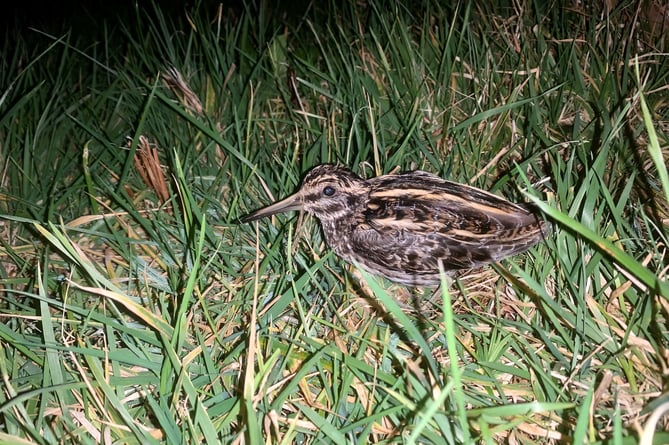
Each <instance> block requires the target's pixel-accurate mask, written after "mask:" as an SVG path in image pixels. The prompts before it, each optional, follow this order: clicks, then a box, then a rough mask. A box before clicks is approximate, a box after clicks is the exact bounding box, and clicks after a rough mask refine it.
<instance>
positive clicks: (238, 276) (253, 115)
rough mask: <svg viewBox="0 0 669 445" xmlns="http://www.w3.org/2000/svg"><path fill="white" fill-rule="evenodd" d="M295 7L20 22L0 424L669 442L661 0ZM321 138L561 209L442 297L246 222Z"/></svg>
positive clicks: (411, 438) (3, 137)
mask: <svg viewBox="0 0 669 445" xmlns="http://www.w3.org/2000/svg"><path fill="white" fill-rule="evenodd" d="M444 3H445V4H444ZM479 3H480V4H479ZM612 3H613V2H609V4H610V5H612ZM301 6H302V7H301V8H297V7H292V6H287V5H283V4H281V3H278V4H275V3H273V2H248V3H239V4H237V5H235V6H232V7H227V6H217V5H211V4H208V3H207V2H202V3H196V4H195V5H194V6H192V7H188V8H186V9H178V10H166V9H161V8H159V7H157V6H152V7H147V8H144V9H142V8H137V9H133V10H125V11H120V12H119V15H118V18H112V17H109V18H107V19H106V20H99V19H91V20H98V21H95V22H94V23H93V24H91V23H90V22H81V21H76V22H72V23H66V24H65V26H64V27H58V26H53V25H44V26H38V27H35V28H32V29H22V32H21V33H18V34H17V33H14V32H13V30H12V29H9V30H8V31H7V36H8V38H6V39H5V40H4V42H5V43H4V46H3V47H2V52H3V58H2V59H1V60H0V64H2V65H1V69H0V88H1V89H0V159H1V160H2V177H1V181H2V182H1V183H0V187H1V191H0V192H1V194H0V197H1V199H0V229H1V230H2V234H3V235H2V237H0V242H1V243H2V244H1V247H0V290H1V291H0V321H1V323H0V339H1V340H0V377H1V378H2V381H3V385H2V387H3V389H2V391H0V425H1V428H0V442H1V443H44V444H47V443H68V442H76V443H99V442H104V443H144V444H149V443H181V442H188V443H196V442H198V441H200V442H206V443H218V442H224V443H228V442H230V443H260V442H263V441H265V442H271V443H293V442H300V443H367V442H380V443H395V442H408V443H486V444H492V443H500V442H505V443H517V442H521V443H547V444H552V443H555V444H557V443H602V444H632V443H641V444H650V443H666V442H667V441H669V435H668V434H667V433H666V431H667V429H668V428H669V424H668V422H667V416H666V415H664V414H665V413H666V410H667V396H666V393H667V383H666V366H667V355H666V346H667V341H668V340H669V334H668V332H667V310H668V309H669V306H668V300H669V285H668V284H667V281H666V268H667V259H666V248H667V233H668V230H667V221H668V217H669V215H668V214H669V206H668V205H667V202H668V199H669V180H668V179H667V170H666V159H667V151H666V146H667V142H668V141H667V137H666V134H665V133H666V123H667V106H666V101H667V89H666V83H667V76H668V75H669V69H668V68H669V67H668V65H667V62H666V59H667V58H666V57H665V55H664V54H663V51H664V46H665V45H666V44H667V41H666V37H665V33H664V32H663V31H665V29H663V28H662V26H663V25H662V24H661V23H658V22H657V14H656V9H653V8H652V7H650V6H648V7H643V8H641V7H639V6H638V5H636V2H625V1H621V2H618V3H617V4H616V5H614V6H615V7H613V6H612V8H611V9H610V10H608V11H607V10H606V8H605V6H604V5H601V7H600V6H595V5H592V6H590V7H589V8H590V9H586V10H583V9H579V8H577V7H571V6H570V7H568V6H567V5H566V4H562V3H560V2H555V4H552V5H550V7H549V6H544V3H543V2H532V1H530V0H527V1H520V2H508V3H507V2H497V3H496V4H494V5H493V4H489V3H484V2H462V3H457V2H452V3H450V4H449V3H447V2H423V3H420V4H416V5H415V6H404V5H401V4H400V3H391V4H388V3H384V2H376V1H371V2H368V3H360V2H351V1H347V2H327V3H323V4H320V3H317V2H314V3H303V4H302V5H301ZM81 23H85V28H81ZM20 24H21V22H17V23H15V24H14V26H16V27H20ZM9 36H12V37H11V38H9ZM323 162H340V163H343V164H346V165H349V166H350V167H351V168H353V169H354V170H355V171H357V172H359V173H360V174H362V175H365V176H367V177H370V176H374V175H377V174H383V173H389V172H392V171H396V170H409V169H415V168H420V169H424V170H428V171H432V172H434V173H437V174H440V175H442V176H443V177H447V178H450V179H453V180H457V181H461V182H466V183H471V184H473V185H476V186H479V187H482V188H485V189H489V190H492V191H494V192H496V193H499V194H502V195H504V196H507V197H509V198H510V199H513V200H516V201H523V200H527V201H529V200H531V201H533V202H534V203H535V204H536V205H537V206H538V208H539V209H540V210H541V211H542V212H543V213H544V214H545V215H547V217H548V218H550V219H551V220H552V221H553V225H554V233H553V234H552V236H551V237H550V238H549V239H547V240H546V242H545V243H542V244H541V245H539V246H537V247H536V248H534V249H532V250H531V251H530V252H528V253H527V254H525V255H522V256H519V257H515V258H512V259H509V260H507V261H504V262H503V263H501V264H498V265H494V266H492V267H488V268H485V269H482V270H477V271H470V272H468V273H464V274H462V275H461V276H460V277H458V279H457V280H456V281H455V282H454V283H452V284H451V285H450V286H442V288H441V289H440V290H439V291H437V292H434V291H432V290H429V289H428V290H421V289H418V290H407V289H405V288H403V287H401V286H397V285H393V284H391V283H389V282H384V281H382V280H381V279H379V278H377V277H371V276H368V275H366V274H364V273H361V272H359V271H357V270H356V269H355V268H354V267H349V266H347V265H345V264H343V263H342V262H341V261H339V260H338V259H337V258H336V257H335V256H334V255H333V254H332V253H331V252H330V251H329V250H328V249H327V246H325V244H324V241H323V238H322V236H321V233H320V230H319V227H318V224H317V222H315V221H314V220H312V219H309V218H302V217H298V216H295V215H283V216H277V217H274V218H272V220H266V221H260V222H258V223H257V224H253V225H241V224H239V223H238V218H239V217H240V216H242V215H244V214H246V213H248V212H250V211H252V210H255V209H256V208H258V207H261V206H263V205H265V204H267V203H270V202H272V201H273V200H275V199H278V198H281V197H284V196H287V195H288V194H290V193H292V192H294V191H295V190H296V189H297V188H298V187H299V183H300V180H301V177H302V176H303V174H304V172H305V171H307V170H308V169H309V168H310V167H312V166H314V165H317V164H320V163H323ZM433 293H434V295H432V294H433ZM412 301H414V302H413V303H412Z"/></svg>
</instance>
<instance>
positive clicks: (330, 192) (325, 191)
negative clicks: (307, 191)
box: [323, 185, 335, 196]
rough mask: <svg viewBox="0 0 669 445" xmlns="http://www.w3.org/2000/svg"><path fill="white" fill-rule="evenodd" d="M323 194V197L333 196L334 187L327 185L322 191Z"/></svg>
mask: <svg viewBox="0 0 669 445" xmlns="http://www.w3.org/2000/svg"><path fill="white" fill-rule="evenodd" d="M323 194H324V195H325V196H332V195H334V194H335V189H334V187H330V186H329V185H328V186H327V187H325V188H324V189H323Z"/></svg>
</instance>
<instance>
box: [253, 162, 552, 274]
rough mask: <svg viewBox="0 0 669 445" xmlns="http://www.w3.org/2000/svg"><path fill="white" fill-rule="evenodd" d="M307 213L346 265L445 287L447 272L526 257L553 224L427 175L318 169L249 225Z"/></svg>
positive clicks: (523, 209)
mask: <svg viewBox="0 0 669 445" xmlns="http://www.w3.org/2000/svg"><path fill="white" fill-rule="evenodd" d="M290 210H304V211H306V212H307V213H310V214H312V215H314V216H315V217H316V218H318V219H319V220H320V222H321V225H322V227H323V232H324V234H325V239H326V241H327V243H328V245H329V246H330V247H331V248H332V249H333V250H334V251H335V252H336V253H337V255H339V256H340V257H342V258H343V259H344V260H346V261H348V262H357V263H358V264H360V266H362V267H363V268H364V269H365V270H367V271H368V272H371V273H373V274H379V275H383V276H384V277H386V278H388V279H390V280H392V281H395V282H398V283H402V284H407V285H412V286H415V285H435V284H438V283H439V282H440V277H439V262H441V263H442V265H443V268H444V270H445V271H446V272H452V271H454V270H458V269H468V268H473V267H478V266H481V265H484V264H488V263H491V262H495V261H499V260H501V259H502V258H505V257H507V256H510V255H514V254H517V253H520V252H523V251H525V250H527V249H528V248H530V247H531V246H533V245H534V244H536V243H538V242H539V241H541V240H542V239H543V238H544V237H545V236H546V234H547V232H548V228H549V225H548V224H547V223H546V222H545V221H543V220H542V219H540V218H538V217H537V216H536V215H534V214H533V213H532V212H531V211H530V210H529V209H528V208H526V207H525V206H522V205H518V204H513V203H511V202H509V201H507V200H505V199H503V198H500V197H499V196H496V195H493V194H491V193H488V192H485V191H483V190H480V189H477V188H474V187H470V186H466V185H462V184H457V183H454V182H450V181H446V180H444V179H441V178H440V177H438V176H435V175H433V174H431V173H426V172H423V171H414V172H410V173H404V174H398V175H385V176H378V177H376V178H371V179H362V178H360V177H359V176H357V175H356V174H354V173H353V172H351V171H350V170H348V169H346V168H344V167H341V166H337V165H332V164H323V165H319V166H317V167H315V168H314V169H312V170H311V171H310V172H309V173H308V174H307V175H306V176H305V178H304V181H303V183H302V187H301V188H300V190H299V191H298V192H297V193H295V194H294V195H291V196H289V197H288V198H286V199H284V200H282V201H279V202H277V203H275V204H272V205H270V206H268V207H265V208H263V209H260V210H258V211H256V212H253V213H251V214H250V215H247V216H246V217H244V218H243V219H242V221H243V222H250V221H254V220H257V219H260V218H263V217H266V216H270V215H273V214H275V213H280V212H286V211H290Z"/></svg>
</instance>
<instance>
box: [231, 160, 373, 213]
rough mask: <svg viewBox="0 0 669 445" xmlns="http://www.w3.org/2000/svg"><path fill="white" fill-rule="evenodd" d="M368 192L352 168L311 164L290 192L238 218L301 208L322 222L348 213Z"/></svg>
mask: <svg viewBox="0 0 669 445" xmlns="http://www.w3.org/2000/svg"><path fill="white" fill-rule="evenodd" d="M367 193H368V187H367V185H366V183H365V181H364V180H363V179H362V178H360V177H359V176H358V175H356V174H355V173H353V172H352V171H350V170H348V169H346V168H344V167H341V166H338V165H334V164H323V165H319V166H317V167H314V168H313V169H312V170H310V171H309V173H307V175H306V176H305V177H304V180H303V181H302V187H300V189H299V190H298V191H297V192H296V193H295V194H293V195H290V196H289V197H287V198H285V199H282V200H281V201H279V202H276V203H274V204H272V205H269V206H267V207H264V208H262V209H260V210H257V211H255V212H253V213H251V214H249V215H246V216H245V217H243V218H242V222H245V223H246V222H251V221H255V220H257V219H260V218H264V217H266V216H270V215H274V214H277V213H282V212H288V211H291V210H304V211H306V212H307V213H310V214H312V215H314V216H316V217H317V218H318V219H319V220H321V221H322V222H327V221H334V220H337V219H340V218H343V217H346V216H347V215H348V214H350V213H351V212H352V211H353V210H354V209H355V208H356V206H357V203H358V202H359V201H360V199H361V198H364V197H365V196H366V195H367Z"/></svg>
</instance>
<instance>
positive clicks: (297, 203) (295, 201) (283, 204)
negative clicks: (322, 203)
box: [242, 193, 302, 223]
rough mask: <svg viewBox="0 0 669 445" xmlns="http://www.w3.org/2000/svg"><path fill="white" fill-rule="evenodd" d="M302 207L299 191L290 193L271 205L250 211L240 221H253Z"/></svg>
mask: <svg viewBox="0 0 669 445" xmlns="http://www.w3.org/2000/svg"><path fill="white" fill-rule="evenodd" d="M300 209H302V199H301V196H300V195H299V193H295V194H294V195H290V196H289V197H287V198H285V199H282V200H281V201H279V202H275V203H274V204H272V205H269V206H267V207H263V208H262V209H260V210H256V211H255V212H253V213H250V214H248V215H246V216H245V217H243V218H242V222H244V223H248V222H251V221H255V220H257V219H260V218H264V217H266V216H271V215H275V214H277V213H281V212H290V211H291V210H300Z"/></svg>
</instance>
